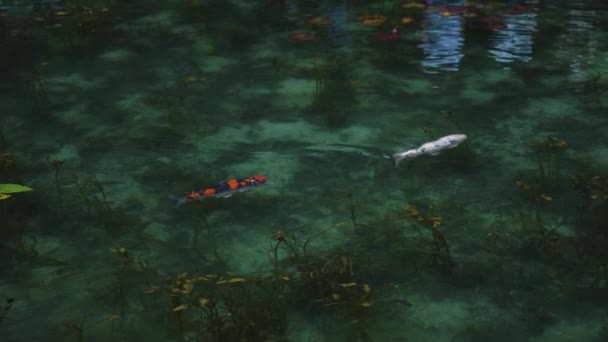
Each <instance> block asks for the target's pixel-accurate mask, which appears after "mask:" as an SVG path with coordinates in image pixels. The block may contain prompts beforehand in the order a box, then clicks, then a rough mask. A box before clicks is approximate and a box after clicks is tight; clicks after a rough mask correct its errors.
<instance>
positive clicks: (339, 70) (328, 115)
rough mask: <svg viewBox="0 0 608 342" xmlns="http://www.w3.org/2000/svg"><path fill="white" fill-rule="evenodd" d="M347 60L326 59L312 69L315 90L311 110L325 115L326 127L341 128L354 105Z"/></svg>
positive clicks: (346, 121)
mask: <svg viewBox="0 0 608 342" xmlns="http://www.w3.org/2000/svg"><path fill="white" fill-rule="evenodd" d="M348 63H349V62H348V60H346V59H345V58H340V57H327V58H326V59H325V60H324V61H323V63H321V64H319V65H315V66H314V67H313V68H312V75H313V77H314V79H315V89H314V93H313V102H312V104H311V110H312V111H314V112H315V113H317V112H320V113H321V114H322V115H323V114H324V115H325V124H326V125H327V126H328V127H331V128H336V127H342V126H344V125H346V124H347V123H348V120H349V114H350V108H351V106H353V105H354V103H353V102H354V101H355V96H354V95H355V94H354V89H353V83H352V82H350V81H349V72H348Z"/></svg>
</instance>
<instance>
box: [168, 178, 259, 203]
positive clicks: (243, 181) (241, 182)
mask: <svg viewBox="0 0 608 342" xmlns="http://www.w3.org/2000/svg"><path fill="white" fill-rule="evenodd" d="M264 183H266V176H250V177H243V178H234V179H229V180H227V181H223V182H219V183H217V184H216V185H214V186H211V187H207V188H204V189H202V190H199V191H192V192H190V193H188V194H186V195H184V196H170V198H171V199H174V200H176V201H177V205H178V206H180V205H183V204H186V203H190V202H192V201H200V200H202V199H205V198H208V197H223V198H227V197H230V196H232V194H234V193H235V192H242V191H247V190H250V189H253V188H255V187H256V186H258V185H260V184H264Z"/></svg>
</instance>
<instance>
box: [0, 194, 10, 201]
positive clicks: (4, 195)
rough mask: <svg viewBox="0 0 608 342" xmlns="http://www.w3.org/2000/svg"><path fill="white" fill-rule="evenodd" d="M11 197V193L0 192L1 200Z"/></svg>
mask: <svg viewBox="0 0 608 342" xmlns="http://www.w3.org/2000/svg"><path fill="white" fill-rule="evenodd" d="M9 197H11V195H7V194H0V200H4V199H7V198H9Z"/></svg>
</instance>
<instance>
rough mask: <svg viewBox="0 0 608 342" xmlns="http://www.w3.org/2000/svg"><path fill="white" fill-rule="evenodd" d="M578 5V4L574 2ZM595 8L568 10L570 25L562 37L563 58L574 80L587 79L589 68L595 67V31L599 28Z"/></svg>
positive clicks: (570, 78)
mask: <svg viewBox="0 0 608 342" xmlns="http://www.w3.org/2000/svg"><path fill="white" fill-rule="evenodd" d="M574 6H576V4H574ZM596 17H597V11H596V10H594V9H577V8H574V9H571V10H569V11H568V21H567V23H568V25H567V28H566V31H565V33H564V34H563V35H562V36H561V37H560V39H559V41H560V45H561V47H562V49H561V56H560V57H561V58H562V59H564V60H565V61H566V62H567V63H568V66H569V69H570V73H569V75H568V78H569V80H570V81H572V82H581V81H585V80H587V79H588V78H589V77H590V75H589V69H592V68H593V65H594V64H595V63H596V59H597V57H598V41H597V36H596V35H595V34H594V31H595V30H596V29H597V28H596V27H595V26H596V25H595V20H596Z"/></svg>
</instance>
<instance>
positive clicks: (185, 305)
mask: <svg viewBox="0 0 608 342" xmlns="http://www.w3.org/2000/svg"><path fill="white" fill-rule="evenodd" d="M187 308H188V304H182V305H179V306H176V307H175V308H174V309H173V312H177V311H182V310H186V309H187Z"/></svg>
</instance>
